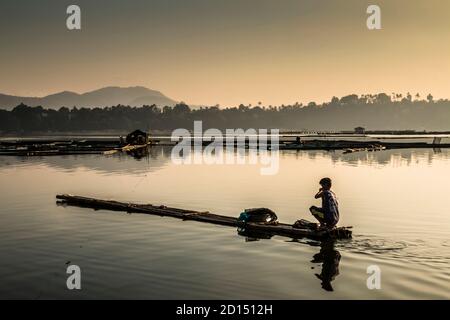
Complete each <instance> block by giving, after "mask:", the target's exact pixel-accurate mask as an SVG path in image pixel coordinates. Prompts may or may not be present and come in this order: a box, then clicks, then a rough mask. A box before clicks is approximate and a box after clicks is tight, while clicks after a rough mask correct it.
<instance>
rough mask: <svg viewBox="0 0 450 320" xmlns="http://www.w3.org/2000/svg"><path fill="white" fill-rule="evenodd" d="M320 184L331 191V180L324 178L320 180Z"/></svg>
mask: <svg viewBox="0 0 450 320" xmlns="http://www.w3.org/2000/svg"><path fill="white" fill-rule="evenodd" d="M319 184H320V185H321V186H322V188H323V189H325V190H330V189H331V179H330V178H322V179H321V180H320V182H319Z"/></svg>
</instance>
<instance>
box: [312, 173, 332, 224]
mask: <svg viewBox="0 0 450 320" xmlns="http://www.w3.org/2000/svg"><path fill="white" fill-rule="evenodd" d="M319 184H320V185H321V188H320V190H319V192H317V194H316V195H315V196H314V197H315V198H316V199H319V198H322V208H318V207H316V206H312V207H311V208H309V211H311V214H312V215H313V216H314V217H315V218H316V219H317V220H318V221H319V222H320V227H321V228H326V229H332V228H334V227H335V226H336V225H337V223H338V222H339V208H338V202H337V199H336V195H335V194H334V192H333V191H331V179H330V178H323V179H321V180H320V182H319Z"/></svg>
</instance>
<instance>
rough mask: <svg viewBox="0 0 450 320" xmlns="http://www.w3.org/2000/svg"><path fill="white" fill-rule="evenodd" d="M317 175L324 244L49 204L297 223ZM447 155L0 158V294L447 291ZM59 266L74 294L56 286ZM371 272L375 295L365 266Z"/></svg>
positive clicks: (161, 152)
mask: <svg viewBox="0 0 450 320" xmlns="http://www.w3.org/2000/svg"><path fill="white" fill-rule="evenodd" d="M323 176H331V177H332V178H333V179H334V181H335V184H334V190H335V192H336V193H337V195H338V198H339V201H340V206H341V216H342V218H341V224H342V225H352V226H354V238H353V239H352V240H348V241H338V242H336V243H320V242H316V241H310V240H306V239H305V240H298V241H293V240H291V239H288V238H282V237H273V238H272V239H260V240H256V241H255V239H251V238H246V237H243V236H239V235H238V234H237V233H236V230H235V229H233V228H230V227H221V226H214V225H209V224H202V223H198V222H183V221H179V220H176V219H171V218H162V217H154V216H146V215H139V214H132V215H130V214H126V213H119V212H109V211H93V210H90V209H82V208H76V207H60V206H57V205H56V204H55V195H56V194H58V193H71V194H77V195H86V196H92V197H99V198H110V199H116V200H124V201H135V202H140V203H153V204H165V205H170V206H176V207H182V208H189V209H197V210H209V211H211V212H215V213H219V214H226V215H231V216H237V215H238V214H239V213H240V212H241V211H242V210H243V209H245V208H251V207H269V208H271V209H272V210H274V211H276V212H277V214H278V216H279V218H280V220H282V221H283V222H293V221H295V220H297V219H300V218H309V215H308V208H309V207H310V206H311V205H313V204H315V205H318V204H319V202H318V201H317V200H314V198H313V196H314V194H315V192H316V191H317V189H318V185H317V181H318V180H319V179H320V178H321V177H323ZM449 177H450V152H449V151H444V150H442V151H439V150H435V151H433V150H402V151H383V152H377V153H365V152H362V153H355V154H348V155H343V154H342V153H341V152H335V153H327V152H306V151H302V152H296V151H288V152H282V153H281V155H280V171H279V173H278V174H277V175H274V176H262V175H260V166H258V165H184V166H177V165H174V164H173V163H172V162H171V161H170V149H164V148H154V149H152V151H151V154H150V156H149V157H146V158H143V159H141V160H136V159H133V158H131V157H128V156H120V155H116V156H110V157H104V156H96V155H86V156H65V157H63V156H61V157H59V156H58V157H43V158H13V157H0V190H1V193H0V201H1V210H0V219H1V224H0V243H1V246H0V257H1V259H0V298H27V299H48V298H64V299H66V298H69V299H70V298H152V299H163V298H169V299H202V298H203V299H205V298H206V299H209V298H211V299H212V298H219V299H220V298H224V299H264V298H267V299H270V298H272V299H273V298H275V299H311V298H319V299H345V298H350V299H363V298H364V299H378V298H384V299H394V298H399V299H409V298H412V299H419V298H439V299H448V298H450V267H449V266H450V237H449V234H450V210H449V208H448V205H447V201H448V197H449V191H448V190H449V189H448V184H449V182H448V180H449ZM67 264H76V265H78V266H80V267H81V270H82V290H81V291H69V290H67V289H66V277H67V274H66V273H65V272H66V268H67ZM370 265H377V266H379V267H380V269H381V272H382V277H381V284H382V288H381V289H380V290H369V289H368V288H367V286H366V280H367V277H368V274H367V273H366V269H367V267H368V266H370Z"/></svg>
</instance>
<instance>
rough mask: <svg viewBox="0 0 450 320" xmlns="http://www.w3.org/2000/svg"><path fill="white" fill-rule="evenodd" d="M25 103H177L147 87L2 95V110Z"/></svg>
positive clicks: (0, 101) (39, 104)
mask: <svg viewBox="0 0 450 320" xmlns="http://www.w3.org/2000/svg"><path fill="white" fill-rule="evenodd" d="M21 103H24V104H26V105H28V106H32V107H36V106H42V107H44V108H52V109H59V108H60V107H63V106H64V107H68V108H70V107H74V106H76V107H78V108H81V107H106V106H114V105H118V104H122V105H129V106H136V107H140V106H142V105H152V104H155V105H157V106H174V105H175V104H176V103H177V101H175V100H172V99H170V98H168V97H167V96H165V95H163V94H162V93H161V92H159V91H155V90H150V89H148V88H145V87H129V88H121V87H106V88H102V89H98V90H95V91H91V92H86V93H82V94H79V93H75V92H70V91H63V92H59V93H55V94H52V95H48V96H45V97H17V96H11V95H5V94H0V109H5V110H12V109H13V108H14V107H16V106H17V105H19V104H21Z"/></svg>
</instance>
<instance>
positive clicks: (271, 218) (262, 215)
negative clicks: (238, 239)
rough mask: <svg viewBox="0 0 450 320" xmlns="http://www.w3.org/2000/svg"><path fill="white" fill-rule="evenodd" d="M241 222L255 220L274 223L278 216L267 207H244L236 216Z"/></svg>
mask: <svg viewBox="0 0 450 320" xmlns="http://www.w3.org/2000/svg"><path fill="white" fill-rule="evenodd" d="M238 220H239V221H241V222H256V223H265V224H276V223H277V221H278V217H277V215H276V214H275V212H273V211H272V210H270V209H267V208H254V209H245V210H244V212H242V213H241V214H240V216H239V218H238Z"/></svg>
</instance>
